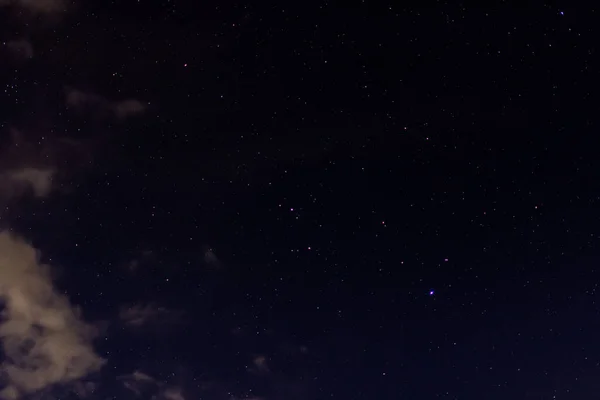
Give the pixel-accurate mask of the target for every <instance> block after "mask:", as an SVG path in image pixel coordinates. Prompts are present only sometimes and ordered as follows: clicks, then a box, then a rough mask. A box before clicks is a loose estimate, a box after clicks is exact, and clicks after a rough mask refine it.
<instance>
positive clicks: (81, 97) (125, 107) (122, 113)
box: [66, 88, 147, 119]
mask: <svg viewBox="0 0 600 400" xmlns="http://www.w3.org/2000/svg"><path fill="white" fill-rule="evenodd" d="M66 103H67V106H69V107H71V108H73V109H74V110H77V111H80V112H84V111H87V112H95V113H98V114H99V115H100V116H114V117H116V118H117V119H125V118H127V117H131V116H135V115H139V114H142V113H143V112H144V111H145V110H146V108H147V107H146V105H145V104H143V103H142V102H141V101H139V100H136V99H126V100H120V101H110V100H108V99H107V98H105V97H102V96H100V95H97V94H95V93H90V92H84V91H82V90H78V89H74V88H67V89H66Z"/></svg>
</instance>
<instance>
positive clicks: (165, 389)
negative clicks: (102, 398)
mask: <svg viewBox="0 0 600 400" xmlns="http://www.w3.org/2000/svg"><path fill="white" fill-rule="evenodd" d="M118 379H119V380H120V381H122V382H123V386H125V388H126V389H128V390H130V391H132V392H133V393H134V394H135V395H136V396H137V397H140V396H144V397H151V398H153V399H161V400H185V398H184V397H183V395H182V393H181V392H182V389H181V388H180V387H177V386H169V385H167V384H166V383H165V382H161V381H158V380H156V379H154V378H153V377H151V376H150V375H147V374H145V373H143V372H141V371H134V372H133V373H131V374H128V375H122V376H120V377H118ZM152 393H154V395H152V396H150V394H152Z"/></svg>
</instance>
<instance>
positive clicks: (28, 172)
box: [0, 167, 55, 197]
mask: <svg viewBox="0 0 600 400" xmlns="http://www.w3.org/2000/svg"><path fill="white" fill-rule="evenodd" d="M54 173H55V170H54V169H52V168H33V167H23V168H20V169H15V170H10V171H7V172H5V173H4V174H2V176H1V177H0V191H2V193H3V194H4V195H5V197H14V196H16V195H19V194H21V193H23V192H24V191H26V190H28V189H30V190H32V192H33V194H34V195H35V197H46V196H48V194H49V193H50V190H51V189H52V178H53V176H54Z"/></svg>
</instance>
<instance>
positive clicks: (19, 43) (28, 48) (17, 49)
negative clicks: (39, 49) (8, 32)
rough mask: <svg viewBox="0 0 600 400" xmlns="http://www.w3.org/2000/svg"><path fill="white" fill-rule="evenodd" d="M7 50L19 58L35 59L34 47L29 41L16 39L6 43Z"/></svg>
mask: <svg viewBox="0 0 600 400" xmlns="http://www.w3.org/2000/svg"><path fill="white" fill-rule="evenodd" d="M4 45H5V46H6V48H7V49H8V50H9V51H10V52H11V53H12V54H13V55H15V56H17V57H19V58H25V59H29V58H33V45H32V44H31V42H30V41H29V40H27V39H15V40H9V41H8V42H5V43H4Z"/></svg>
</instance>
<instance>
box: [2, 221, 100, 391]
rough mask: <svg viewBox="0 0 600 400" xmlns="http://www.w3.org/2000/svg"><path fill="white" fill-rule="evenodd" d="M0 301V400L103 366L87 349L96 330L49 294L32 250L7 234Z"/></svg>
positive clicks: (55, 294) (71, 379)
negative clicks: (0, 354)
mask: <svg viewBox="0 0 600 400" xmlns="http://www.w3.org/2000/svg"><path fill="white" fill-rule="evenodd" d="M0 299H1V301H2V306H3V308H2V322H1V324H0V343H1V345H2V350H3V353H4V357H3V359H2V363H1V364H0V374H1V375H2V376H3V378H4V379H5V383H6V385H5V386H4V389H3V390H2V391H1V392H0V399H17V398H19V397H22V396H24V395H27V394H30V393H35V392H38V391H41V390H43V389H46V388H49V387H51V386H53V385H56V384H65V383H74V382H77V381H78V380H79V379H81V378H83V377H85V376H87V375H88V374H90V373H92V372H94V371H97V370H99V369H100V368H101V367H102V365H103V364H104V363H105V361H104V360H103V359H102V358H101V357H100V356H98V354H96V352H95V351H94V348H93V346H92V340H93V338H94V336H95V335H96V329H95V328H94V327H93V326H92V325H89V324H87V323H86V322H85V321H84V320H83V319H82V317H81V315H80V313H79V310H78V309H77V308H75V307H74V306H73V305H71V304H70V302H69V300H68V299H67V298H66V297H65V296H64V295H62V294H60V293H59V292H58V291H57V290H56V289H55V287H54V285H53V282H52V279H51V276H50V271H49V268H48V266H46V265H42V264H40V262H39V258H38V253H37V251H36V250H35V249H34V248H33V247H32V246H31V245H30V244H28V243H27V242H25V241H24V240H22V239H21V238H18V237H15V236H13V235H12V234H9V233H7V232H1V233H0Z"/></svg>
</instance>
